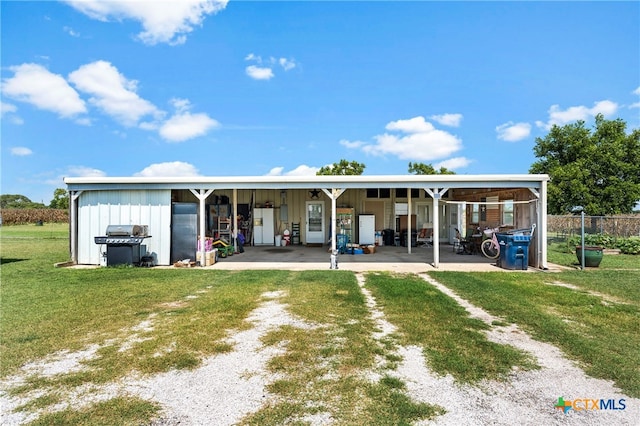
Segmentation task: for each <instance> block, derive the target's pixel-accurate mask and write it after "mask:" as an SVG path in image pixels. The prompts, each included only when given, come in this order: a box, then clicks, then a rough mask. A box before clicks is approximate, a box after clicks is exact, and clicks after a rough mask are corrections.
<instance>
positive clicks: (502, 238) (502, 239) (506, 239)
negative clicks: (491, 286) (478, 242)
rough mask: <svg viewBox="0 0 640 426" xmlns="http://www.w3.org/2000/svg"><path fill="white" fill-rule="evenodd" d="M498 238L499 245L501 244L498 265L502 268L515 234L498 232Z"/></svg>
mask: <svg viewBox="0 0 640 426" xmlns="http://www.w3.org/2000/svg"><path fill="white" fill-rule="evenodd" d="M496 238H497V239H498V245H499V246H500V256H499V257H498V259H497V260H496V266H498V267H499V268H502V265H503V264H504V263H505V258H506V256H507V245H508V244H509V243H510V242H512V241H513V235H511V234H498V233H497V234H496Z"/></svg>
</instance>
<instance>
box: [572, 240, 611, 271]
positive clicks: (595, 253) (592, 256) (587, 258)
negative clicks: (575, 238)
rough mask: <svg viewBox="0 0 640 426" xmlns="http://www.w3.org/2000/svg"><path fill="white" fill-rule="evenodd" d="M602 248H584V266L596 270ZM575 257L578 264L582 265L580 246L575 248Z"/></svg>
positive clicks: (600, 258)
mask: <svg viewBox="0 0 640 426" xmlns="http://www.w3.org/2000/svg"><path fill="white" fill-rule="evenodd" d="M603 250H604V247H602V246H585V247H584V266H589V267H592V268H597V267H598V266H599V265H600V262H601V261H602V257H603ZM576 257H577V258H578V262H580V264H582V246H581V245H578V246H576Z"/></svg>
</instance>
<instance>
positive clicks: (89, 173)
mask: <svg viewBox="0 0 640 426" xmlns="http://www.w3.org/2000/svg"><path fill="white" fill-rule="evenodd" d="M106 175H107V174H106V173H105V172H103V171H102V170H99V169H94V168H92V167H85V166H70V167H69V168H68V176H75V177H103V176H106Z"/></svg>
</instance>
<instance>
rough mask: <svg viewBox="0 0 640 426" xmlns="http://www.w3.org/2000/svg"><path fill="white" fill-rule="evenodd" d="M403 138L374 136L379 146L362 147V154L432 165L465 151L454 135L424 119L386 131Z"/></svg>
mask: <svg viewBox="0 0 640 426" xmlns="http://www.w3.org/2000/svg"><path fill="white" fill-rule="evenodd" d="M385 128H386V129H387V130H390V131H394V130H395V131H399V132H401V133H403V134H400V135H396V134H389V133H384V134H382V135H377V136H374V139H375V141H376V143H374V144H367V143H363V144H361V145H360V148H361V149H362V151H364V152H365V153H367V154H372V155H380V156H384V155H394V156H396V157H398V158H400V159H403V160H415V161H431V160H436V159H439V158H446V157H449V156H450V155H451V154H453V153H454V152H456V151H459V150H460V149H462V141H461V140H460V139H458V138H457V137H456V136H454V135H452V134H451V133H448V132H445V131H443V130H438V129H436V128H435V127H434V126H433V125H432V124H431V123H429V122H427V121H425V119H424V117H420V116H419V117H414V118H411V119H408V120H398V121H392V122H390V123H388V124H387V125H386V127H385ZM340 143H341V144H342V145H344V146H349V145H353V146H356V145H357V144H358V142H349V141H341V142H340Z"/></svg>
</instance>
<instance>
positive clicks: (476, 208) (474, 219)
mask: <svg viewBox="0 0 640 426" xmlns="http://www.w3.org/2000/svg"><path fill="white" fill-rule="evenodd" d="M471 223H480V204H478V203H473V204H471Z"/></svg>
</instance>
